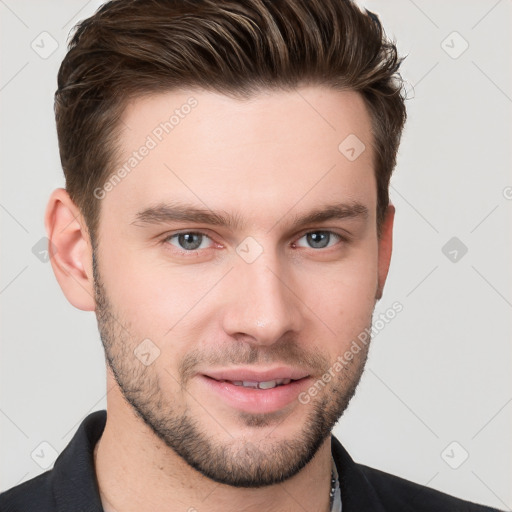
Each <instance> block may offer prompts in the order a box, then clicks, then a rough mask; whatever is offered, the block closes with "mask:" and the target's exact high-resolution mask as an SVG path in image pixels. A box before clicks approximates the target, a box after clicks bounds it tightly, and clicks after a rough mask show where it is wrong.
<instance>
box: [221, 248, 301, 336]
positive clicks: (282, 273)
mask: <svg viewBox="0 0 512 512" xmlns="http://www.w3.org/2000/svg"><path fill="white" fill-rule="evenodd" d="M226 288H227V289H226ZM226 288H225V289H224V290H223V297H224V301H223V302H224V310H223V316H222V324H223V329H224V331H225V332H226V334H228V335H229V336H231V337H233V338H235V339H241V340H243V341H247V342H249V343H251V344H253V345H262V346H263V345H272V344H273V343H276V342H278V341H279V340H280V339H282V338H283V336H285V335H290V334H291V333H295V334H296V333H298V332H299V331H300V330H301V328H302V322H303V319H304V315H303V311H302V308H303V304H302V302H301V299H300V297H299V294H300V292H298V290H297V289H296V287H295V286H294V283H293V279H292V275H291V272H290V271H289V269H286V268H283V267H282V266H279V265H278V264H276V262H275V259H274V258H269V257H266V256H264V255H262V256H260V257H259V258H258V260H256V261H255V262H253V263H250V264H249V263H246V262H245V261H238V262H237V264H236V266H235V268H234V269H233V271H232V272H230V280H229V285H228V286H227V287H226ZM294 288H295V289H294Z"/></svg>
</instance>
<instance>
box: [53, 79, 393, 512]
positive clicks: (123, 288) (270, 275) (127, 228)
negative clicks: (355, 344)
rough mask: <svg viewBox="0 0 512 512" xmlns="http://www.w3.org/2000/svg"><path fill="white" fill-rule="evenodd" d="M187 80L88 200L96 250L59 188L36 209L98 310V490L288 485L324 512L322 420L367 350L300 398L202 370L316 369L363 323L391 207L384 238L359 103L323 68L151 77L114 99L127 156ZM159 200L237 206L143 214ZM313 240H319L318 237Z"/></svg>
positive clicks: (127, 502) (224, 495)
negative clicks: (145, 359) (189, 104)
mask: <svg viewBox="0 0 512 512" xmlns="http://www.w3.org/2000/svg"><path fill="white" fill-rule="evenodd" d="M191 96H193V97H194V98H195V99H196V100H197V106H196V107H195V108H194V109H192V110H191V112H190V113H189V114H188V115H187V116H185V117H184V118H183V119H181V120H180V123H179V124H178V125H177V126H176V127H175V128H174V129H173V131H172V132H171V133H170V134H168V135H166V136H165V137H164V138H163V140H162V141H161V142H160V143H159V144H158V145H157V147H156V148H154V149H152V150H151V151H150V152H149V154H148V156H146V157H145V158H144V159H142V161H140V163H138V165H137V166H136V168H134V169H133V170H132V171H131V173H130V174H129V175H128V176H126V178H125V179H123V180H122V181H121V182H120V183H119V184H117V185H116V186H115V187H114V188H113V189H112V190H111V191H109V192H108V193H107V194H106V195H105V197H104V198H103V199H102V200H101V208H102V209H101V215H100V227H99V233H98V247H97V248H96V250H95V251H94V265H93V247H92V244H91V240H90V237H89V234H88V231H87V228H86V225H85V222H84V220H83V218H82V216H81V214H80V211H79V210H78V208H77V207H76V205H75V204H74V203H73V202H72V201H71V199H70V198H69V196H68V194H67V193H66V191H65V190H64V189H57V190H55V191H54V192H53V193H52V195H51V197H50V200H49V203H48V207H47V211H46V216H45V224H46V229H47V233H48V238H49V239H50V240H51V242H52V244H53V247H55V248H56V251H54V254H53V255H52V259H51V262H52V266H53V269H54V272H55V275H56V277H57V280H58V282H59V284H60V286H61V288H62V290H63V292H64V294H65V295H66V297H67V299H68V300H69V302H70V303H71V304H73V305H74V306H75V307H77V308H79V309H82V310H85V311H96V315H97V318H98V328H99V331H100V334H101V338H102V341H103V344H104V346H105V350H106V356H107V362H108V365H107V386H108V390H109V391H108V395H107V410H108V417H107V423H106V427H105V431H104V433H103V435H102V437H101V439H100V441H99V442H98V444H97V445H96V449H95V454H94V458H95V468H96V473H97V477H98V483H99V487H100V491H101V497H102V501H103V504H104V508H105V510H106V511H107V512H108V511H109V510H119V511H121V510H122V511H123V512H125V511H132V510H133V511H135V510H137V511H152V510H161V511H174V510H189V509H190V510H193V509H194V508H195V509H197V510H205V509H207V510H209V511H212V512H215V511H217V510H218V511H221V510H222V511H231V510H233V511H235V510H237V511H238V510H247V511H261V510H268V511H274V510H276V511H277V510H279V511H288V510H289V511H292V510H297V503H300V504H301V506H302V507H303V508H304V509H305V510H308V511H327V510H328V509H329V498H328V494H329V488H330V472H331V452H330V437H329V434H330V431H331V429H332V427H333V426H334V424H335V422H336V421H337V419H338V418H339V417H340V416H341V414H342V413H343V411H344V410H345V408H346V407H347V405H348V402H349V400H350V398H351V397H352V395H353V394H354V391H355V389H356V386H357V384H358V382H359V380H360V377H361V374H362V372H363V369H364V364H365V361H366V356H367V349H365V350H361V351H360V352H359V353H358V354H356V355H355V356H354V358H353V360H352V361H351V362H350V364H347V365H346V366H345V367H344V368H343V370H342V371H338V372H336V373H335V376H334V378H333V379H332V380H331V381H330V382H328V383H327V384H326V386H325V387H324V388H323V389H322V391H320V392H319V393H318V394H317V395H315V396H313V397H311V400H310V401H309V402H308V403H307V404H304V403H300V402H299V401H298V400H293V401H291V402H290V403H288V404H287V405H286V406H284V407H282V408H280V409H278V410H277V411H273V412H267V413H265V412H264V413H255V412H244V411H241V410H239V409H238V408H237V407H234V406H233V405H232V404H231V403H228V402H226V401H225V400H224V399H223V397H221V396H219V395H218V394H217V393H216V392H215V391H213V390H212V389H210V388H209V387H208V386H206V385H205V383H204V380H203V379H202V378H201V374H202V373H203V372H208V371H209V370H212V369H219V368H230V367H233V366H236V367H241V366H243V367H245V368H249V367H250V368H256V369H264V368H265V369H267V368H276V367H277V366H281V365H288V366H293V367H295V368H300V369H301V370H303V371H304V372H306V373H307V374H308V375H309V381H308V382H309V384H313V383H314V382H315V381H316V380H317V379H321V377H322V375H323V374H324V373H325V372H326V371H327V370H328V369H329V368H330V367H332V365H333V363H334V361H335V360H336V358H337V357H338V356H340V355H342V354H344V353H345V351H346V350H347V349H348V348H349V346H350V344H351V342H352V340H354V339H356V338H357V335H358V334H359V333H361V332H362V331H364V330H365V328H367V327H369V326H370V325H371V316H372V312H373V309H374V307H375V303H376V301H377V300H378V299H379V298H380V297H381V296H382V291H383V287H384V284H385V280H386V277H387V273H388V268H389V262H390V257H391V246H392V228H393V218H394V208H393V206H391V205H390V206H389V207H388V209H387V214H386V217H385V221H384V224H383V227H382V234H381V237H380V238H378V236H377V226H376V206H377V191H376V181H375V177H374V171H373V165H372V150H371V143H372V137H371V131H370V117H369V114H368V112H367V109H366V107H365V105H364V102H363V99H362V97H361V96H360V95H359V94H358V93H355V92H351V91H335V90H331V89H327V88H325V87H323V86H308V87H301V88H300V89H298V90H297V91H288V92H284V91H280V92H277V91H272V92H268V91H267V92H260V93H258V94H256V95H254V96H253V97H252V98H251V99H250V100H243V101H242V100H235V99H232V98H228V97H227V96H224V95H220V94H217V93H212V92H206V91H201V90H195V91H180V92H177V91H174V92H169V93H165V94H164V93H160V94H158V95H153V96H149V97H144V98H138V99H136V100H134V101H133V102H132V103H131V104H130V105H128V107H127V108H126V110H125V112H124V116H123V122H124V125H123V126H125V128H124V129H123V132H122V134H121V138H120V145H121V149H122V157H121V160H122V163H124V162H125V161H126V159H127V158H129V156H130V155H131V154H132V152H133V151H134V150H136V149H137V148H139V147H140V146H141V145H142V144H144V141H145V140H146V138H147V136H148V134H151V133H152V131H153V130H154V128H155V126H157V125H158V124H159V123H160V122H162V121H164V120H165V119H168V117H169V114H168V112H172V111H173V110H174V109H176V108H179V107H180V105H183V104H184V103H186V101H187V99H188V98H190V97H191ZM305 100H307V101H305ZM349 134H355V135H356V136H357V137H358V138H359V139H360V140H361V141H363V143H364V144H365V146H366V150H365V151H363V153H362V154H361V155H360V156H359V157H358V158H357V159H356V160H354V161H349V160H348V159H347V158H346V157H345V156H344V155H343V154H342V153H341V152H340V151H339V150H338V146H339V144H340V143H341V142H342V141H343V140H344V139H345V138H346V137H347V136H348V135H349ZM122 163H121V162H120V165H122ZM161 202H174V204H176V202H179V203H180V204H187V205H192V206H194V207H197V208H203V209H206V210H209V211H210V210H211V211H213V212H218V213H222V214H226V213H230V214H232V215H233V216H236V218H237V219H238V220H239V223H238V225H236V226H232V227H228V226H223V225H212V224H208V223H205V222H191V221H183V220H181V221H172V222H166V223H160V224H145V223H143V222H138V221H137V220H136V214H137V212H139V211H141V210H144V209H145V208H147V207H148V206H154V205H155V204H158V203H161ZM334 203H336V204H339V203H344V204H348V205H353V204H355V203H358V204H360V205H362V206H363V207H365V209H366V210H367V214H366V215H362V214H359V215H355V216H353V217H351V218H333V219H330V220H326V221H322V222H318V221H314V222H310V223H308V224H306V225H301V226H299V227H297V226H293V225H292V224H293V221H294V219H295V218H296V217H298V216H301V215H304V214H307V213H309V212H311V211H312V210H317V209H321V208H323V207H325V206H326V205H330V204H334ZM177 232H189V233H190V232H192V233H196V232H200V233H203V234H204V235H207V237H205V238H203V240H202V242H201V246H200V248H199V249H197V250H192V251H189V252H188V253H187V252H186V251H185V249H184V248H183V246H181V248H180V240H181V241H182V242H183V238H181V239H180V238H179V237H178V236H174V237H172V238H169V237H171V235H175V234H176V233H177ZM319 232H320V233H319ZM326 232H331V233H334V234H333V235H326ZM308 233H316V235H314V238H311V236H309V237H308V236H307V234H308ZM337 235H340V236H337ZM329 236H330V239H329V238H328V237H329ZM247 237H252V239H254V241H256V242H257V245H252V246H251V247H252V248H251V249H250V250H251V251H254V250H261V251H262V252H261V254H259V256H258V257H257V258H256V259H255V260H254V261H253V262H251V263H248V262H247V261H246V260H244V258H243V257H241V255H240V254H242V253H237V247H238V248H240V247H247V246H244V245H243V244H242V243H243V242H244V241H245V242H247V240H246V238H247ZM342 237H343V238H342ZM326 239H327V240H328V244H327V247H321V244H320V245H315V244H313V247H312V246H311V245H312V240H313V242H315V241H316V242H318V240H324V241H325V240H326ZM196 241H197V239H196ZM316 242H315V243H316ZM251 243H253V242H251ZM241 244H242V245H241ZM255 247H256V249H255ZM258 247H259V249H258ZM251 254H254V253H251ZM93 267H94V268H93ZM144 339H149V340H151V343H152V345H151V347H153V348H152V350H155V348H154V347H157V350H158V351H159V355H158V357H156V359H155V360H154V362H152V364H150V365H148V366H146V365H144V364H142V363H141V361H140V360H139V359H138V358H137V357H135V355H134V350H136V348H137V347H138V346H139V344H140V343H141V341H142V340H144ZM153 353H156V352H153ZM305 389H306V390H307V389H308V386H306V387H305ZM178 427H179V428H180V429H181V430H180V432H181V434H182V435H181V437H180V435H179V433H178V434H176V432H178V430H177V429H178ZM173 443H174V445H175V446H173Z"/></svg>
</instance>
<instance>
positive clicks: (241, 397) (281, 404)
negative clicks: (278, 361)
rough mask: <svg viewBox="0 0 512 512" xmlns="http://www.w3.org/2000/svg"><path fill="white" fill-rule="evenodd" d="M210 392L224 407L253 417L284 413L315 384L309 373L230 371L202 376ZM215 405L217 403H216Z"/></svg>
mask: <svg viewBox="0 0 512 512" xmlns="http://www.w3.org/2000/svg"><path fill="white" fill-rule="evenodd" d="M198 377H199V378H200V379H199V380H200V382H202V383H203V384H204V386H205V390H206V391H207V392H213V393H214V394H215V398H216V399H217V400H218V398H220V399H221V403H222V404H223V405H227V406H228V407H230V408H234V409H237V410H240V411H244V412H249V413H259V414H261V413H270V412H276V411H279V410H281V409H284V408H286V407H288V406H290V405H291V404H293V402H297V404H298V403H299V402H298V400H297V398H298V395H299V393H300V392H301V391H303V390H304V389H305V388H306V387H307V386H308V385H309V382H310V380H311V377H310V375H308V374H306V373H305V372H301V371H295V370H291V369H281V370H279V369H278V370H273V371H267V372H254V371H248V370H229V371H224V372H222V371H221V372H209V373H208V374H199V375H198ZM212 403H213V402H212Z"/></svg>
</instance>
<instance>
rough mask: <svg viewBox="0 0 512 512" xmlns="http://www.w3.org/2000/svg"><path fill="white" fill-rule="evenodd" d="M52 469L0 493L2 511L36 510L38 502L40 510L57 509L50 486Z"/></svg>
mask: <svg viewBox="0 0 512 512" xmlns="http://www.w3.org/2000/svg"><path fill="white" fill-rule="evenodd" d="M50 475H51V470H50V471H46V472H45V473H42V474H40V475H38V476H36V477H35V478H32V479H30V480H27V481H26V482H23V483H22V484H20V485H17V486H15V487H12V488H11V489H9V490H7V491H4V492H2V493H0V512H26V511H31V510H34V503H37V511H38V512H47V511H51V510H54V509H55V501H54V499H53V496H52V491H51V486H50Z"/></svg>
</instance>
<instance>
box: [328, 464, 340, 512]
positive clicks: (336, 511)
mask: <svg viewBox="0 0 512 512" xmlns="http://www.w3.org/2000/svg"><path fill="white" fill-rule="evenodd" d="M329 503H330V511H331V512H341V492H340V480H339V477H338V470H337V469H336V463H335V462H334V459H332V470H331V490H330V492H329Z"/></svg>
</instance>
